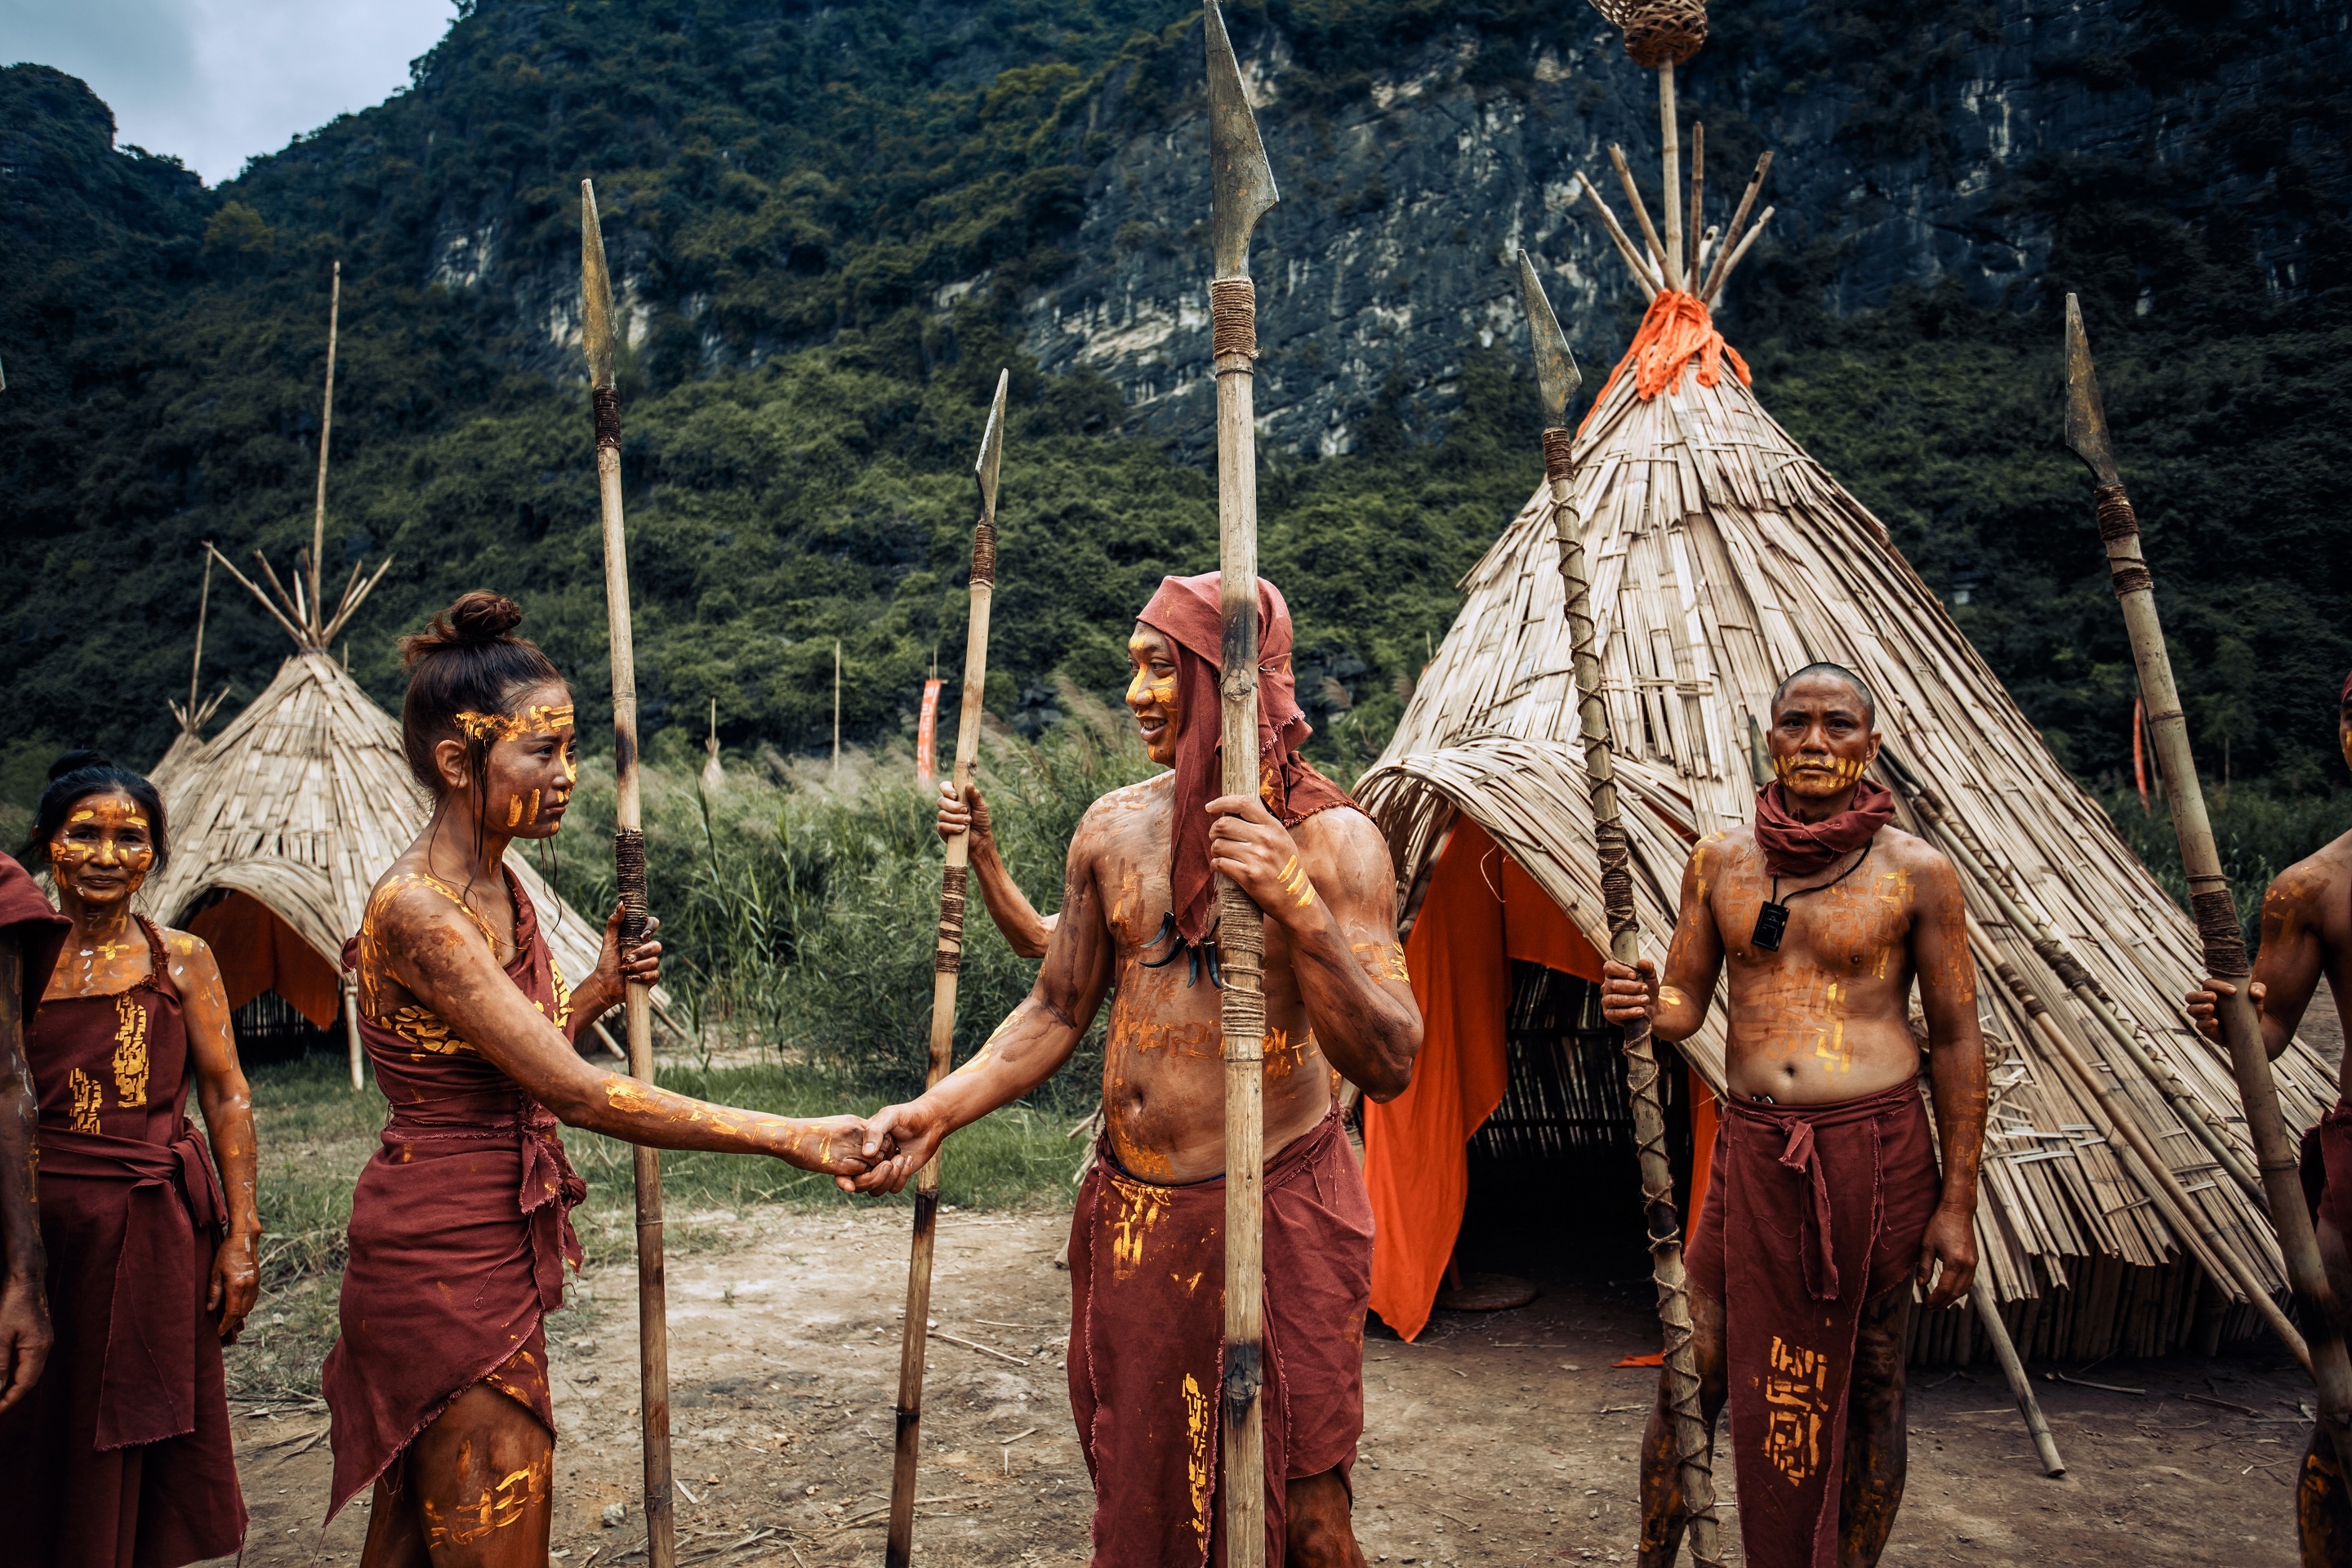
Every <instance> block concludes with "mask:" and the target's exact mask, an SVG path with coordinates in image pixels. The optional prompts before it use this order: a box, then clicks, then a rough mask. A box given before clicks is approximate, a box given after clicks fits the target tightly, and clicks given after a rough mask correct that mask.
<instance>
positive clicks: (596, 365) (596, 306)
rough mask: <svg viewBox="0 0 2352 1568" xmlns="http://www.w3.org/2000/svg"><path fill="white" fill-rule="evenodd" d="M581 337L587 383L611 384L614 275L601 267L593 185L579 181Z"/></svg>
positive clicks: (601, 238)
mask: <svg viewBox="0 0 2352 1568" xmlns="http://www.w3.org/2000/svg"><path fill="white" fill-rule="evenodd" d="M580 339H581V343H582V346H583V347H584V348H586V349H587V351H588V382H589V384H590V385H592V386H610V385H612V384H613V275H612V273H611V271H610V270H608V269H607V268H606V267H605V266H604V225H603V224H602V223H601V222H599V221H598V220H597V216H596V184H595V182H594V181H593V180H583V181H581V182H580Z"/></svg>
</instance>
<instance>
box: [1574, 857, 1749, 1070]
mask: <svg viewBox="0 0 2352 1568" xmlns="http://www.w3.org/2000/svg"><path fill="white" fill-rule="evenodd" d="M1722 856H1723V847H1722V846H1721V845H1720V844H1718V843H1717V841H1716V840H1715V839H1712V838H1708V839H1703V840H1701V841H1700V843H1699V846H1698V847H1697V848H1696V849H1693V850H1692V851H1691V858H1690V859H1689V861H1688V862H1687V863H1685V865H1684V867H1683V894H1682V906H1681V909H1680V910H1679V912H1677V913H1676V915H1675V940H1674V942H1673V943H1672V945H1670V946H1669V947H1668V948H1667V949H1666V978H1665V980H1664V983H1663V984H1661V983H1660V982H1659V980H1658V971H1657V966H1656V965H1655V964H1654V963H1651V962H1650V961H1649V960H1648V959H1646V958H1645V959H1643V960H1642V962H1641V963H1640V964H1639V965H1638V966H1635V967H1632V968H1629V967H1627V966H1626V965H1624V964H1622V963H1618V962H1617V961H1616V960H1614V959H1611V960H1609V961H1608V962H1607V963H1604V964H1603V965H1602V966H1601V973H1602V975H1603V976H1604V978H1603V979H1602V980H1601V1016H1602V1017H1604V1018H1606V1019H1608V1020H1609V1021H1610V1022H1611V1023H1612V1024H1621V1025H1622V1024H1630V1023H1633V1021H1634V1020H1635V1019H1637V1018H1642V1017H1647V1018H1648V1019H1649V1020H1650V1032H1651V1033H1652V1034H1654V1035H1655V1036H1657V1037H1658V1038H1660V1039H1662V1040H1666V1041H1675V1040H1686V1039H1688V1038H1690V1037H1692V1036H1693V1035H1696V1034H1697V1033H1698V1026H1700V1025H1701V1024H1704V1023H1706V1009H1707V1004H1708V1003H1709V1002H1711V1001H1713V1000H1714V998H1715V981H1716V977H1717V975H1718V974H1720V973H1722V972H1723V935H1722V933H1721V932H1720V931H1717V930H1716V928H1715V910H1714V907H1713V906H1712V905H1710V904H1709V903H1708V902H1707V901H1706V889H1707V884H1708V883H1709V882H1710V881H1712V880H1714V879H1716V878H1717V876H1719V875H1721V869H1720V867H1721V860H1722Z"/></svg>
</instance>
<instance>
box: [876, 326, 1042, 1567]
mask: <svg viewBox="0 0 2352 1568" xmlns="http://www.w3.org/2000/svg"><path fill="white" fill-rule="evenodd" d="M1011 381H1012V375H1011V373H1010V372H1007V371H998V372H997V373H996V401H995V402H994V403H993V404H992V405H990V406H989V410H988V428H987V429H986V430H985V431H983V432H982V435H981V437H980V461H978V462H977V463H974V464H973V465H972V475H973V477H974V478H975V479H978V480H979V481H980V521H978V522H976V523H974V524H973V525H972V529H971V629H970V631H969V632H968V633H967V634H966V635H965V638H964V645H963V708H962V710H961V716H960V717H959V718H958V719H957V721H956V749H955V774H954V779H955V797H956V799H958V800H959V801H961V800H962V799H963V797H964V791H966V790H968V789H970V788H971V773H972V765H973V764H974V763H977V762H978V761H979V760H980V700H981V696H982V690H983V689H984V688H985V687H986V686H987V684H988V612H989V606H990V605H991V604H992V602H993V600H994V598H995V595H996V475H997V469H998V468H999V467H1000V466H1001V464H1002V463H1003V458H1004V394H1005V389H1006V387H1007V386H1008V385H1009V384H1010V383H1011ZM970 867H971V834H970V833H959V834H957V835H956V836H955V837H952V838H950V839H949V840H948V868H947V871H946V873H945V874H944V875H943V876H942V877H941V879H940V939H939V945H938V947H937V948H936V949H935V950H934V952H932V955H931V1066H930V1073H929V1078H928V1079H927V1080H926V1082H925V1084H924V1087H925V1088H926V1089H937V1088H939V1086H940V1079H943V1078H945V1077H947V1076H948V1067H949V1064H950V1062H951V1061H952V1060H953V1059H954V1056H955V1010H956V978H957V976H958V975H959V974H960V973H961V971H962V968H963V912H964V889H965V883H966V881H967V879H969V878H970V876H971V870H970ZM939 1215H940V1156H939V1151H938V1149H937V1148H936V1147H935V1148H934V1149H933V1150H932V1152H931V1157H930V1158H929V1159H928V1160H926V1161H924V1162H923V1168H922V1169H921V1170H920V1171H919V1172H917V1173H916V1174H915V1249H914V1255H913V1257H912V1258H909V1260H908V1264H907V1321H906V1326H905V1327H904V1328H903V1329H901V1330H900V1334H901V1336H902V1337H901V1339H900V1341H899V1344H898V1453H897V1455H896V1457H895V1458H894V1459H893V1461H892V1464H891V1468H890V1533H889V1535H888V1537H887V1541H886V1542H885V1544H884V1546H883V1561H884V1562H885V1563H888V1564H889V1568H906V1564H907V1563H908V1560H909V1559H910V1557H911V1555H912V1553H913V1552H914V1546H915V1463H916V1460H917V1458H918V1457H919V1451H920V1447H921V1432H922V1424H923V1350H924V1345H925V1342H926V1339H927V1336H928V1334H929V1326H930V1310H931V1239H932V1237H933V1236H934V1234H935V1233H936V1231H937V1228H938V1225H939Z"/></svg>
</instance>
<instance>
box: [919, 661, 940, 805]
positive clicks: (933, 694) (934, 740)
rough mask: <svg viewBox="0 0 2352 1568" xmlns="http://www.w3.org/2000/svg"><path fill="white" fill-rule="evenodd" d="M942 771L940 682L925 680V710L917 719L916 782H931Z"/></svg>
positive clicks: (935, 678) (933, 679) (937, 680)
mask: <svg viewBox="0 0 2352 1568" xmlns="http://www.w3.org/2000/svg"><path fill="white" fill-rule="evenodd" d="M939 771H940V682H939V679H938V677H936V676H934V677H933V678H932V679H929V680H926V681H925V682H923V711H922V715H921V717H919V718H918V719H917V720H916V721H915V782H916V783H917V784H929V783H930V782H931V780H932V779H933V778H935V777H937V776H938V774H939Z"/></svg>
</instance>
